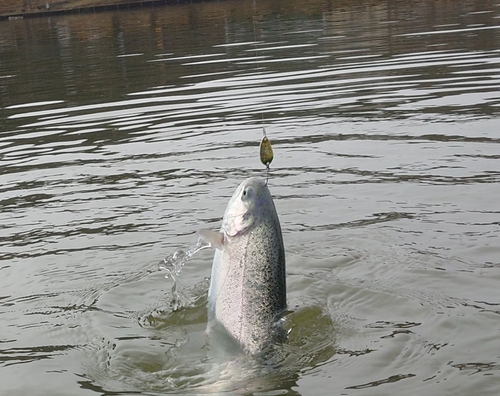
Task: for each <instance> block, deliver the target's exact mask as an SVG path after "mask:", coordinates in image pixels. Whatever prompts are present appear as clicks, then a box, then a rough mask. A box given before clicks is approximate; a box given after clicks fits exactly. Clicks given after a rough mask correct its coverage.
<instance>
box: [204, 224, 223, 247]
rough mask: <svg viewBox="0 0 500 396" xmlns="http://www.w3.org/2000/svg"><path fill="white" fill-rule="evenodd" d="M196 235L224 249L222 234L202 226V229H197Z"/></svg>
mask: <svg viewBox="0 0 500 396" xmlns="http://www.w3.org/2000/svg"><path fill="white" fill-rule="evenodd" d="M198 235H199V236H200V237H201V238H203V239H204V240H205V241H207V242H208V243H210V245H212V246H213V247H215V248H217V249H219V250H223V249H224V234H221V233H220V232H216V231H212V230H207V229H206V228H204V229H203V230H199V231H198Z"/></svg>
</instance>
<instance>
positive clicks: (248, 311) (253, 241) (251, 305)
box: [199, 177, 286, 355]
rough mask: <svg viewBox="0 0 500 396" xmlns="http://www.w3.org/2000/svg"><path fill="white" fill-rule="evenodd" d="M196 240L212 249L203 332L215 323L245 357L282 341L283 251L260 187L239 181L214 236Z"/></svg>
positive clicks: (268, 196) (251, 181) (206, 233)
mask: <svg viewBox="0 0 500 396" xmlns="http://www.w3.org/2000/svg"><path fill="white" fill-rule="evenodd" d="M199 235H200V236H201V237H202V238H203V239H205V240H206V241H208V242H210V243H211V245H212V246H214V247H215V248H216V251H215V255H214V261H213V265H212V277H211V281H210V289H209V292H208V327H209V330H210V328H211V327H213V326H214V325H216V324H220V325H222V326H223V328H224V329H225V330H226V331H227V333H229V335H231V336H232V337H233V338H234V339H235V340H236V341H237V342H238V343H239V344H240V345H241V347H242V349H243V351H244V352H245V353H247V354H251V355H253V354H256V353H259V352H261V351H262V350H263V349H264V348H265V346H266V345H268V344H270V343H273V342H277V341H279V339H280V337H282V334H281V332H280V331H279V328H277V326H276V321H277V320H278V319H279V315H280V314H281V313H282V312H283V311H284V310H285V308H286V273H285V249H284V246H283V237H282V234H281V226H280V222H279V219H278V214H277V213H276V208H275V206H274V202H273V199H272V197H271V193H270V192H269V189H268V187H267V185H266V182H265V181H264V180H262V179H260V178H257V177H251V178H249V179H246V180H245V181H243V183H241V184H240V186H239V187H238V188H237V189H236V191H235V192H234V194H233V196H232V198H231V200H230V201H229V203H228V205H227V208H226V211H225V213H224V217H223V220H222V227H221V229H220V232H215V231H210V230H201V231H199Z"/></svg>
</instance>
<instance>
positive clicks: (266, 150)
mask: <svg viewBox="0 0 500 396" xmlns="http://www.w3.org/2000/svg"><path fill="white" fill-rule="evenodd" d="M253 5H254V8H253V16H252V27H253V41H254V48H255V63H256V65H257V78H258V80H259V84H258V87H259V97H260V117H261V118H260V122H261V124H262V140H261V141H260V146H259V151H260V162H262V163H263V164H264V166H265V167H266V185H267V182H268V181H269V172H270V167H269V166H270V165H271V162H272V161H273V158H274V155H273V148H272V146H271V142H270V141H269V139H268V138H267V135H266V122H265V119H264V100H263V95H262V79H261V77H262V70H261V69H260V65H259V50H258V47H257V32H256V30H255V8H256V4H255V1H254V3H253Z"/></svg>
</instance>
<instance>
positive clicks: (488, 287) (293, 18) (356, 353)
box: [0, 0, 500, 395]
mask: <svg viewBox="0 0 500 396" xmlns="http://www.w3.org/2000/svg"><path fill="white" fill-rule="evenodd" d="M499 21H500V8H499V7H498V5H497V4H496V3H495V2H491V1H453V2H451V1H438V0H436V1H429V2H425V3H422V2H407V1H375V2H369V1H354V2H352V1H350V2H347V1H346V2H333V1H309V2H296V1H286V2H285V1H264V2H257V3H253V2H246V1H227V2H224V1H223V2H207V3H200V4H191V5H183V6H173V7H164V8H154V9H153V8H151V9H144V10H135V11H130V12H110V13H100V14H89V15H72V16H64V17H50V18H44V19H32V20H15V21H5V22H1V23H0V204H1V205H2V212H1V215H0V216H1V217H0V218H1V221H0V224H1V225H0V279H1V280H0V318H1V319H2V321H1V324H0V366H2V370H1V371H0V383H1V384H2V385H0V389H1V390H2V392H1V393H2V394H3V393H5V394H33V395H37V394H40V395H46V394H65V395H73V394H74V395H82V394H95V393H97V394H110V392H116V393H117V394H123V393H125V392H130V393H134V394H136V393H143V394H161V393H204V392H217V391H221V392H222V391H227V392H228V393H231V392H233V391H234V392H238V391H239V392H240V393H241V392H246V393H255V392H258V391H260V392H261V393H263V394H266V393H267V394H274V393H273V392H283V393H288V394H322V393H324V390H325V389H331V392H332V394H358V393H359V392H360V391H361V392H364V393H363V394H365V393H366V394H381V393H384V394H398V395H402V394H408V395H410V394H411V395H419V394H422V395H423V394H425V395H428V394H454V395H470V394H478V393H481V394H488V395H496V394H497V390H498V387H499V385H498V384H499V375H500V374H499V370H498V368H499V366H500V355H499V352H498V348H495V345H496V344H497V343H498V341H497V339H498V329H499V327H498V315H499V314H500V309H499V305H500V292H499V291H498V290H499V289H498V282H499V281H500V271H499V267H500V263H499V259H498V257H500V248H499V246H500V244H499V236H500V228H499V225H500V209H499V206H498V199H497V196H498V191H499V182H500V166H499V162H498V161H499V160H500V154H499V147H500V146H499V143H500V135H499V132H498V131H499V110H500V93H499V92H500V89H499V88H500V72H499V71H500V45H499V43H500V25H499ZM262 125H265V126H266V130H267V133H268V136H269V137H270V138H271V140H272V141H273V145H274V149H275V156H276V158H275V162H274V163H273V167H272V174H271V180H270V185H271V190H272V192H273V194H274V196H275V199H276V206H277V208H278V212H279V214H280V218H281V222H282V228H283V231H284V238H285V244H286V247H287V261H288V279H287V280H288V285H289V293H288V299H289V307H290V309H291V310H292V311H293V313H292V314H291V315H290V316H289V317H288V322H287V323H288V326H290V330H291V335H290V342H289V343H288V344H287V346H286V347H285V349H284V353H282V354H281V355H280V356H281V357H280V358H281V359H282V360H281V361H280V363H281V368H280V369H271V368H270V366H264V367H262V366H260V365H259V364H253V363H251V362H250V363H249V362H243V363H242V362H239V361H232V362H229V365H228V366H224V365H220V366H219V365H217V364H214V360H213V359H211V358H210V357H209V355H207V349H206V348H207V346H206V338H205V334H204V329H205V322H206V315H205V304H206V291H207V288H208V282H207V280H206V277H208V276H209V273H210V265H211V253H210V252H208V251H203V252H201V254H200V255H199V256H197V257H196V258H195V259H193V262H192V263H190V264H189V265H186V266H185V268H184V271H183V273H182V276H181V285H180V290H181V298H182V302H183V304H184V308H183V309H182V310H181V311H178V312H172V309H171V306H170V300H171V297H172V296H171V294H170V289H171V283H170V282H169V281H167V280H165V279H164V278H163V276H162V274H160V273H158V272H156V271H155V269H156V264H157V263H158V261H159V260H160V259H161V258H162V257H164V256H165V255H166V254H169V253H172V252H173V251H175V250H176V249H178V248H179V247H183V246H187V245H190V244H191V245H192V244H194V242H195V239H196V238H195V236H194V235H193V232H194V231H196V230H197V229H199V228H202V227H213V228H217V227H218V226H219V224H220V218H221V216H222V214H223V211H224V208H225V205H226V203H227V200H228V199H229V197H230V196H231V194H232V192H233V190H234V188H235V187H236V185H237V184H238V183H239V182H240V181H241V179H243V178H245V177H248V176H250V175H256V174H263V169H262V167H261V165H260V163H259V161H258V158H257V149H258V148H257V146H258V142H259V140H260V137H261V133H262ZM282 352H283V351H282ZM249 373H253V374H252V375H249ZM26 378H30V382H27V381H26ZM216 380H217V381H216ZM214 382H215V384H214Z"/></svg>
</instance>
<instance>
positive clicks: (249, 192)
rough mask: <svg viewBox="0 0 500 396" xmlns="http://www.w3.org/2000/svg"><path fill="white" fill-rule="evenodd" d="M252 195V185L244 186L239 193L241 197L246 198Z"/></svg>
mask: <svg viewBox="0 0 500 396" xmlns="http://www.w3.org/2000/svg"><path fill="white" fill-rule="evenodd" d="M252 195H253V188H252V187H246V188H245V189H244V190H243V193H242V194H241V198H242V199H247V198H249V197H251V196H252Z"/></svg>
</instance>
